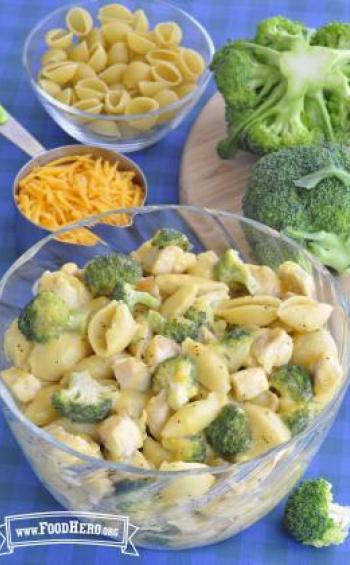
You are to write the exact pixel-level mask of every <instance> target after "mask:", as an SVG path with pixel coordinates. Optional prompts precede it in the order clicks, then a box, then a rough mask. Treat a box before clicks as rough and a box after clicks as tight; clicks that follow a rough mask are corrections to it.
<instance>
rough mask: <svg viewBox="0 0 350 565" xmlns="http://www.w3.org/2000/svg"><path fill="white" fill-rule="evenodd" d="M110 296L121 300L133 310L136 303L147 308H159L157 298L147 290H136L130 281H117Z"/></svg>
mask: <svg viewBox="0 0 350 565" xmlns="http://www.w3.org/2000/svg"><path fill="white" fill-rule="evenodd" d="M112 298H114V299H115V300H122V301H123V302H125V304H126V305H127V306H128V308H129V309H130V310H133V309H134V308H135V306H136V305H137V304H141V305H143V306H147V307H148V308H159V306H160V301H159V300H158V298H155V297H154V296H152V294H149V292H140V291H137V290H135V288H134V287H133V286H132V285H131V284H130V283H127V282H125V281H122V280H118V281H117V283H116V285H115V287H114V289H113V292H112Z"/></svg>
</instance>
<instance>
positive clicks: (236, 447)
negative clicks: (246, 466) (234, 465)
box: [206, 403, 252, 458]
mask: <svg viewBox="0 0 350 565" xmlns="http://www.w3.org/2000/svg"><path fill="white" fill-rule="evenodd" d="M206 436H207V440H208V443H209V444H210V445H211V447H212V448H213V449H214V451H216V452H217V453H218V454H219V455H221V456H222V457H228V458H230V457H233V456H234V455H237V454H238V453H241V452H243V451H246V450H247V449H248V448H249V447H250V445H251V441H252V435H251V430H250V427H249V423H248V418H247V416H246V413H245V412H244V410H243V409H242V408H241V407H240V406H238V405H237V404H234V403H230V404H226V405H225V406H224V407H223V408H222V409H221V411H220V413H219V415H218V416H217V417H216V418H215V420H214V421H213V422H212V423H211V424H210V425H209V426H208V427H207V428H206Z"/></svg>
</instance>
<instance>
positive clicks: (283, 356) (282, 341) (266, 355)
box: [252, 328, 293, 373]
mask: <svg viewBox="0 0 350 565" xmlns="http://www.w3.org/2000/svg"><path fill="white" fill-rule="evenodd" d="M252 354H253V355H254V356H255V358H256V359H257V361H258V363H259V365H261V366H262V367H263V368H264V369H265V371H266V372H267V373H270V372H271V371H272V368H273V367H281V366H282V365H286V364H287V363H288V362H289V361H290V359H291V357H292V354H293V339H292V338H291V337H290V335H288V334H287V332H286V331H284V330H282V329H280V328H274V329H272V330H270V329H266V330H264V331H263V332H262V334H261V335H260V336H259V337H258V338H257V340H256V341H255V342H254V344H253V347H252Z"/></svg>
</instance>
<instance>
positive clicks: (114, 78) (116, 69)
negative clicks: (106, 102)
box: [98, 63, 127, 85]
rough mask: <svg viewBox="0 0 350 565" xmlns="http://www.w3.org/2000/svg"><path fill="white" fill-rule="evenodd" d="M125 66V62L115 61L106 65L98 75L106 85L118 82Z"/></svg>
mask: <svg viewBox="0 0 350 565" xmlns="http://www.w3.org/2000/svg"><path fill="white" fill-rule="evenodd" d="M126 67H127V65H126V64H125V63H116V64H115V65H111V66H110V67H107V68H106V69H105V70H104V71H102V73H100V74H99V75H98V76H99V78H100V79H101V80H103V82H105V83H106V84H108V85H110V84H115V83H120V81H121V78H122V76H123V74H124V71H125V69H126Z"/></svg>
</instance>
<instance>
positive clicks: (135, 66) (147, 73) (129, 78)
mask: <svg viewBox="0 0 350 565" xmlns="http://www.w3.org/2000/svg"><path fill="white" fill-rule="evenodd" d="M150 77H151V67H150V65H148V64H147V63H143V62H142V61H133V62H132V63H129V64H128V66H127V67H126V69H125V71H124V74H123V84H124V85H125V86H126V88H127V89H129V90H130V89H132V88H136V87H137V86H138V84H139V82H140V81H141V80H148V79H149V78H150Z"/></svg>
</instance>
